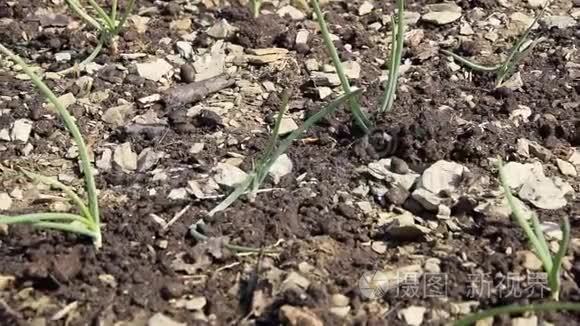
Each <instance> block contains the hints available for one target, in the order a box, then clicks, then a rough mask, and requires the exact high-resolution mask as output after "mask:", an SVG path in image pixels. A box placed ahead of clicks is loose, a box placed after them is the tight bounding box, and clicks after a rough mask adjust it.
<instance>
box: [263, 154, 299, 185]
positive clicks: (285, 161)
mask: <svg viewBox="0 0 580 326" xmlns="http://www.w3.org/2000/svg"><path fill="white" fill-rule="evenodd" d="M293 167H294V164H293V163H292V160H291V159H290V158H289V157H288V155H286V154H282V155H280V156H278V158H277V159H276V161H275V162H274V164H272V166H271V167H270V171H268V173H269V174H270V176H271V177H272V181H273V182H274V184H278V183H279V182H280V179H282V177H283V176H285V175H287V174H290V173H291V172H292V168H293Z"/></svg>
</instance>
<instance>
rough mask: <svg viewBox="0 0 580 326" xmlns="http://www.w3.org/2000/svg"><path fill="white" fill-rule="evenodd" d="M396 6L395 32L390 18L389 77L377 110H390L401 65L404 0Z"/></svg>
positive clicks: (393, 20)
mask: <svg viewBox="0 0 580 326" xmlns="http://www.w3.org/2000/svg"><path fill="white" fill-rule="evenodd" d="M397 7H398V12H399V17H398V19H399V20H398V23H397V24H396V33H395V18H394V17H393V18H392V25H393V38H392V42H391V61H390V64H389V79H388V80H387V88H386V91H385V97H384V99H383V103H382V104H381V107H380V108H379V112H386V111H390V110H391V109H392V108H393V103H394V101H395V93H396V90H397V81H398V79H399V68H400V67H401V56H402V55H403V43H404V40H405V17H404V16H405V12H404V11H405V0H397Z"/></svg>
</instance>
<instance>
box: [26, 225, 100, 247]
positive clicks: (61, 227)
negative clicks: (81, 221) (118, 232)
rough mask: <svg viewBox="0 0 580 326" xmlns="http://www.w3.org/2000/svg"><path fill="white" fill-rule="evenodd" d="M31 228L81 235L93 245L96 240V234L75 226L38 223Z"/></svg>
mask: <svg viewBox="0 0 580 326" xmlns="http://www.w3.org/2000/svg"><path fill="white" fill-rule="evenodd" d="M32 226H33V227H36V228H41V229H53V230H58V231H65V232H71V233H77V234H81V235H84V236H87V237H90V238H92V239H93V243H96V239H97V233H95V232H93V231H90V230H87V229H83V228H80V227H78V226H76V225H70V224H62V223H52V222H39V223H35V224H32ZM95 247H96V248H100V245H99V246H97V245H96V244H95Z"/></svg>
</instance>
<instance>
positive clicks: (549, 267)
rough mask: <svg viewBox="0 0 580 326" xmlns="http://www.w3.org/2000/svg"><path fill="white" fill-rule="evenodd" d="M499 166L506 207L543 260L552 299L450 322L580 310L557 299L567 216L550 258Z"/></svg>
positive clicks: (463, 324) (457, 325) (464, 324)
mask: <svg viewBox="0 0 580 326" xmlns="http://www.w3.org/2000/svg"><path fill="white" fill-rule="evenodd" d="M498 166H499V178H500V182H501V185H502V187H503V190H504V193H505V196H506V199H507V202H508V206H509V207H510V209H511V211H512V214H513V216H514V219H515V220H516V222H517V223H518V224H519V225H520V227H521V228H522V229H523V230H524V232H525V234H526V236H527V238H528V240H529V241H530V243H531V245H532V247H533V249H534V250H535V252H536V255H537V256H538V258H539V259H540V260H541V261H542V265H543V266H544V270H545V271H546V272H547V274H548V287H549V288H550V294H551V299H552V300H553V301H551V302H543V303H538V304H526V305H517V304H515V305H508V306H503V307H496V308H491V309H488V310H484V311H480V312H476V313H473V314H470V315H468V316H466V317H465V318H463V319H460V320H458V321H456V322H454V323H453V325H454V326H469V325H473V324H475V323H476V322H477V321H479V320H483V319H487V318H491V317H495V316H499V315H510V314H521V313H525V312H542V311H558V310H568V311H580V303H572V302H558V300H559V295H560V271H561V269H562V259H563V258H564V255H566V252H567V251H568V246H569V245H570V221H569V220H568V218H567V217H564V221H563V223H562V224H561V226H560V228H561V230H562V234H563V237H562V241H561V242H560V244H559V245H560V246H559V249H558V252H557V253H556V256H555V257H552V255H551V253H550V248H549V247H548V243H547V242H546V238H545V237H544V231H543V230H542V227H541V225H540V221H539V220H538V217H537V216H536V215H534V214H532V216H531V222H532V223H531V226H530V223H528V220H527V219H526V217H525V216H524V213H523V212H522V211H521V209H520V206H519V205H517V204H516V202H515V199H514V196H513V195H512V192H511V189H510V187H509V183H508V180H507V176H506V175H505V172H504V170H503V164H502V162H501V160H500V161H499V162H498Z"/></svg>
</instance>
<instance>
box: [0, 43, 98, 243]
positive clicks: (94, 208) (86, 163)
mask: <svg viewBox="0 0 580 326" xmlns="http://www.w3.org/2000/svg"><path fill="white" fill-rule="evenodd" d="M0 52H2V53H4V54H6V55H7V56H8V57H9V58H10V59H11V60H12V61H14V62H16V63H17V64H18V65H19V66H20V67H21V68H22V70H23V71H24V72H25V73H26V74H27V75H28V76H29V77H30V79H31V80H32V82H33V83H34V85H35V86H36V87H37V88H38V89H39V90H40V92H41V93H42V94H43V95H44V96H45V97H46V98H47V99H48V101H49V102H50V103H52V104H53V105H54V107H55V108H56V110H57V112H58V113H59V115H60V117H61V118H62V120H63V122H64V124H65V126H66V127H67V129H68V130H69V132H70V133H71V135H72V137H73V140H74V142H75V144H76V145H77V148H78V152H79V156H80V159H81V167H82V171H83V174H84V177H85V188H86V190H87V196H88V202H89V211H90V213H91V214H90V217H91V218H92V222H93V224H94V225H95V226H96V228H97V229H96V231H95V232H96V233H97V240H99V241H100V237H101V235H100V216H99V202H98V196H97V187H96V185H95V179H94V176H93V168H92V166H91V161H90V158H89V151H88V148H87V145H86V144H85V141H84V139H83V136H82V134H81V132H80V130H79V128H78V126H77V125H76V123H75V120H74V118H73V117H72V116H71V115H70V113H69V112H68V111H67V110H66V109H65V108H64V106H63V105H62V103H61V102H60V101H59V100H58V98H57V97H56V95H55V94H54V93H53V92H52V91H51V90H50V88H48V86H46V84H45V83H44V82H43V81H42V80H41V79H40V77H38V76H37V75H36V73H34V71H32V69H30V67H28V65H27V64H26V63H24V60H22V59H21V58H20V57H19V56H17V55H15V54H14V53H12V51H10V50H8V49H7V48H6V47H5V46H4V45H2V44H0ZM99 246H100V243H98V242H97V243H95V247H97V248H98V247H99Z"/></svg>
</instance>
